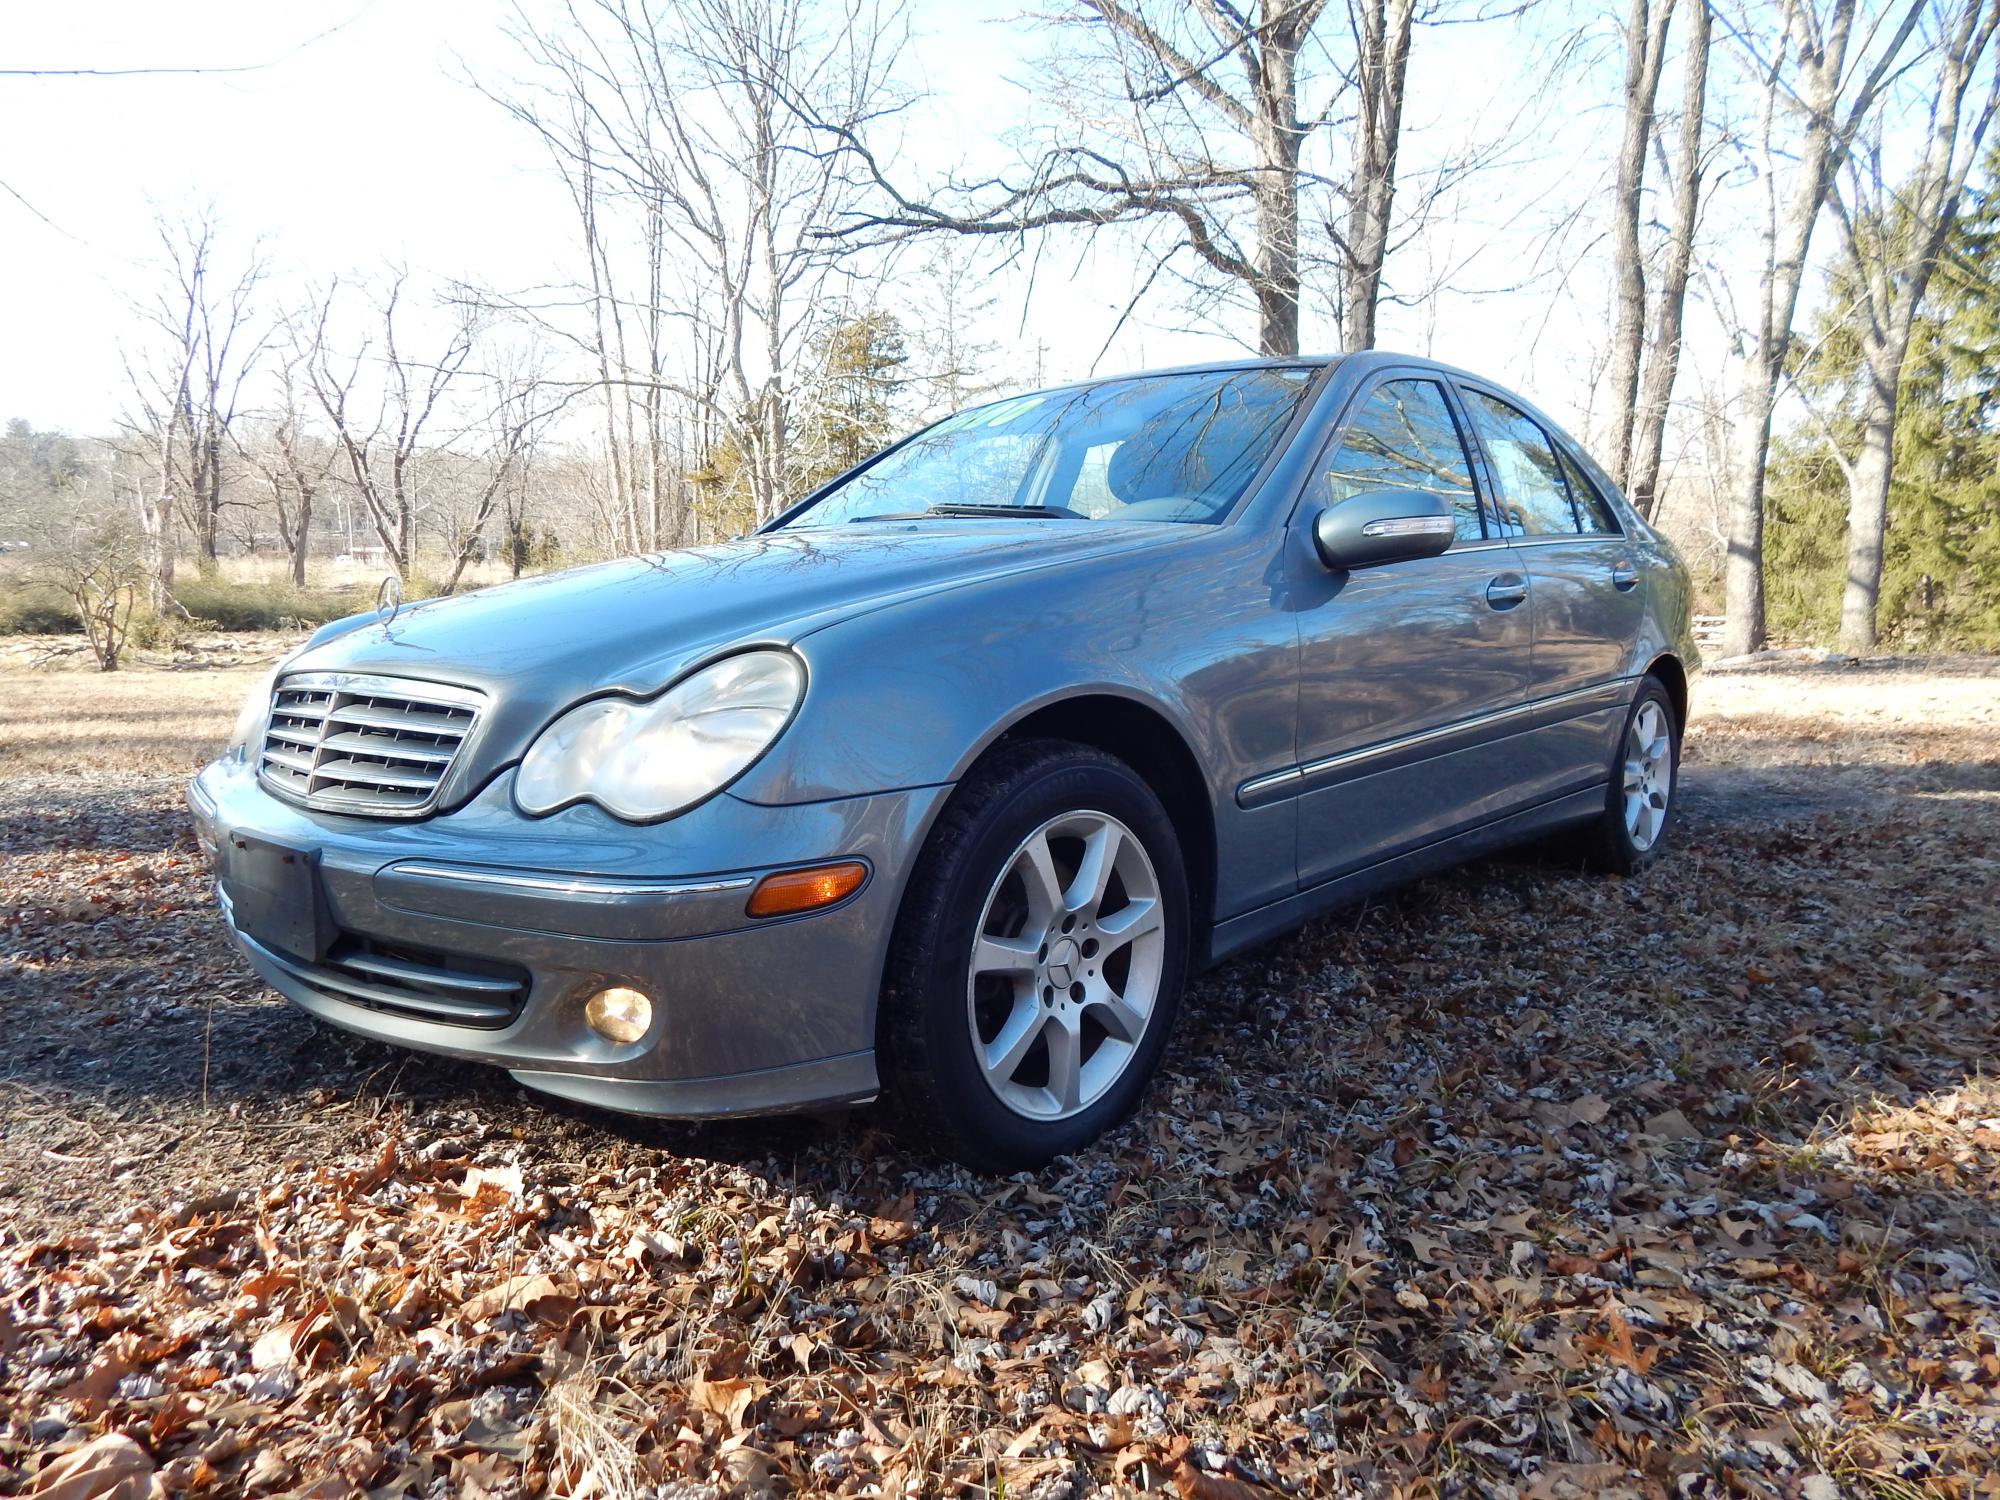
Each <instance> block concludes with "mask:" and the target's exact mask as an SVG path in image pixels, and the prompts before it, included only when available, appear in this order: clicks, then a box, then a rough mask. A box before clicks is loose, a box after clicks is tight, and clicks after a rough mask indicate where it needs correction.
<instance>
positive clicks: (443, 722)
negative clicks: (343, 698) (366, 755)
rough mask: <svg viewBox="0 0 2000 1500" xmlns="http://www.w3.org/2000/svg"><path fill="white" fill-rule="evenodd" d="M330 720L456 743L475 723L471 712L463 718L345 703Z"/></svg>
mask: <svg viewBox="0 0 2000 1500" xmlns="http://www.w3.org/2000/svg"><path fill="white" fill-rule="evenodd" d="M327 717H329V718H331V719H332V720H333V721H334V722H335V723H337V724H359V725H360V726H362V727H363V728H364V729H394V730H399V731H407V732H409V733H412V734H435V735H441V736H448V737H451V738H454V739H455V738H457V737H458V736H460V735H462V734H464V733H465V731H466V727H467V726H468V725H469V724H470V723H471V722H472V715H471V713H470V711H468V712H466V713H465V714H464V715H463V716H462V717H461V716H459V715H455V714H442V713H425V712H421V711H418V710H411V711H410V712H408V713H399V712H398V711H396V710H395V709H390V708H381V707H378V706H376V705H375V704H372V703H344V704H342V705H341V706H340V707H339V708H336V709H335V710H334V711H333V712H332V713H331V714H329V715H328V716H327Z"/></svg>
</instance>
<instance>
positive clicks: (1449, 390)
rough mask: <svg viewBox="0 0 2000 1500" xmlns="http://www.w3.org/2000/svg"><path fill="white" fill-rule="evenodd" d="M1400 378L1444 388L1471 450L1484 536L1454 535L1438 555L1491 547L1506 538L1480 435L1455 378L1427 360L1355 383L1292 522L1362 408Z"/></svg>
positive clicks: (1311, 468) (1469, 471)
mask: <svg viewBox="0 0 2000 1500" xmlns="http://www.w3.org/2000/svg"><path fill="white" fill-rule="evenodd" d="M1400 380H1421V381H1425V382H1427V383H1428V384H1430V385H1434V386H1436V387H1437V388H1438V393H1439V394H1440V395H1441V396H1443V397H1444V409H1445V415H1447V416H1448V417H1450V418H1451V425H1452V428H1453V430H1454V431H1455V432H1457V434H1458V446H1459V449H1460V451H1461V452H1463V453H1464V454H1465V460H1466V477H1467V478H1468V479H1469V480H1470V481H1471V483H1472V498H1473V506H1474V509H1475V510H1476V511H1477V513H1478V516H1479V537H1478V538H1477V539H1476V540H1475V539H1473V538H1470V537H1458V536H1454V537H1453V538H1452V541H1451V545H1450V546H1449V547H1447V548H1445V549H1444V551H1443V552H1441V553H1439V554H1438V555H1439V556H1440V557H1446V556H1450V555H1451V554H1452V553H1455V552H1470V551H1473V550H1474V549H1476V548H1483V547H1488V546H1491V545H1493V544H1494V543H1495V542H1501V543H1504V542H1505V538H1503V537H1498V536H1495V535H1494V526H1495V522H1496V519H1497V514H1498V513H1497V512H1496V511H1495V510H1494V509H1493V505H1492V502H1491V500H1490V498H1489V490H1488V487H1487V485H1486V483H1485V482H1484V476H1483V475H1482V473H1481V471H1480V458H1481V455H1480V451H1479V450H1478V449H1477V448H1476V447H1475V446H1474V439H1473V438H1472V437H1471V436H1470V428H1469V425H1468V421H1467V412H1466V411H1465V409H1464V407H1463V406H1462V405H1461V403H1460V401H1459V397H1458V392H1457V391H1456V390H1455V389H1454V388H1453V386H1452V382H1451V378H1450V377H1449V376H1448V375H1446V374H1445V372H1444V371H1443V370H1439V369H1432V368H1427V367H1425V366H1422V365H1398V366H1392V367H1390V368H1389V369H1386V370H1376V371H1374V372H1373V373H1371V374H1370V375H1369V376H1368V378H1367V379H1366V380H1364V381H1363V382H1362V383H1361V384H1360V385H1359V386H1358V387H1356V388H1355V391H1354V394H1353V395H1351V396H1350V397H1348V399H1347V404H1346V405H1345V406H1344V407H1342V408H1341V411H1340V414H1339V416H1337V417H1336V418H1335V419H1334V420H1333V422H1332V423H1331V424H1329V426H1328V428H1327V432H1326V436H1325V437H1323V438H1321V439H1320V444H1319V447H1318V448H1317V449H1315V450H1314V452H1313V455H1312V458H1311V460H1310V462H1309V463H1308V464H1307V466H1306V473H1305V478H1304V481H1303V482H1302V483H1301V484H1300V486H1299V493H1298V497H1297V498H1296V499H1295V500H1294V501H1293V504H1292V511H1291V514H1290V516H1289V517H1288V518H1287V520H1286V525H1287V527H1288V528H1289V527H1290V526H1291V525H1292V524H1293V523H1295V522H1297V521H1298V520H1299V519H1300V513H1301V512H1302V511H1312V510H1313V509H1314V503H1313V498H1312V495H1313V490H1314V488H1315V487H1316V486H1317V485H1318V483H1319V477H1320V474H1321V473H1322V472H1323V471H1324V469H1325V466H1326V463H1327V460H1328V459H1330V458H1331V457H1332V456H1333V454H1334V452H1335V450H1337V449H1338V448H1339V446H1340V444H1341V443H1343V442H1345V441H1346V439H1347V434H1348V431H1349V429H1350V428H1352V427H1353V426H1354V422H1355V419H1356V418H1357V417H1358V416H1359V415H1360V414H1361V408H1362V406H1363V405H1364V404H1365V403H1366V402H1367V400H1368V398H1369V397H1371V396H1373V395H1374V394H1375V393H1376V392H1377V391H1378V390H1380V389H1381V388H1382V387H1383V386H1385V385H1392V384H1394V383H1395V382H1397V381H1400Z"/></svg>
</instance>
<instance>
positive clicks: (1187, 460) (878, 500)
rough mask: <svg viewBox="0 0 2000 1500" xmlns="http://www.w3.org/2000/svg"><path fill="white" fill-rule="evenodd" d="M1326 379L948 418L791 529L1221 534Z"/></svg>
mask: <svg viewBox="0 0 2000 1500" xmlns="http://www.w3.org/2000/svg"><path fill="white" fill-rule="evenodd" d="M1313 373H1314V372H1313V371H1312V370H1310V369H1302V368H1287V369H1263V370H1214V371H1205V372H1200V373H1195V374H1187V375H1145V376H1139V377H1136V378H1133V379H1130V380H1108V381H1105V382H1104V383H1103V384H1101V385H1092V386H1084V387H1081V388H1078V389H1075V390H1064V391H1049V392H1045V393H1042V394H1038V395H1031V396H1017V397H1014V398H1013V399H1011V400H1007V401H997V402H994V403H993V404H992V405H990V406H976V407H973V408H972V409H971V410H970V411H962V412H959V413H958V414H957V415H956V416H951V417H946V418H945V419H944V420H943V421H942V422H939V423H937V424H936V425H935V426H932V427H928V428H926V429H925V430H924V431H922V432H920V433H918V434H917V435H916V436H915V437H913V438H911V439H910V440H909V441H908V442H907V443H905V444H903V446H902V447H900V448H898V449H896V450H895V451H894V452H893V453H890V454H888V455H887V456H886V457H884V458H883V459H881V460H880V461H879V462H877V463H875V464H873V465H871V466H870V467H869V468H867V469H865V470H864V471H862V472H861V473H859V474H857V475H855V476H854V477H853V478H852V479H849V480H848V481H846V482H845V483H844V484H841V485H839V486H837V487H836V488H834V489H832V490H829V491H828V492H827V493H826V494H824V495H822V496H821V497H820V498H819V499H818V500H816V501H815V502H813V504H812V505H810V506H808V507H807V508H806V509H805V510H803V511H801V512H800V513H799V514H798V515H796V516H794V517H792V519H791V520H789V521H787V522H786V523H785V525H786V526H787V527H804V526H838V525H843V524H845V523H847V522H852V521H870V520H883V519H900V518H904V517H909V516H917V515H945V516H967V517H977V516H980V515H984V514H986V513H988V512H989V511H993V510H998V511H1004V512H1010V513H1014V514H1017V515H1028V516H1037V517H1048V518H1073V519H1082V520H1093V521H1095V520H1106V521H1217V520H1220V519H1221V518H1222V516H1223V515H1224V514H1225V513H1226V512H1227V511H1228V510H1229V507H1230V506H1231V505H1233V504H1235V502H1236V499H1237V497H1238V496H1239V495H1241V494H1242V493H1243V489H1244V486H1246V485H1247V484H1249V482H1250V479H1251V477H1252V476H1253V475H1254V474H1256V472H1257V470H1258V469H1259V467H1261V466H1262V464H1263V462H1264V460H1265V459H1266V458H1267V457H1268V456H1269V455H1270V452H1271V449H1272V447H1273V446H1274V445H1275V444H1276V443H1277V441H1278V438H1279V437H1280V435H1281V434H1282V433H1283V432H1284V430H1285V427H1286V424H1287V423H1289V422H1290V421H1291V418H1292V413H1293V412H1294V411H1296V410H1297V409H1298V404H1299V400H1300V398H1301V397H1302V396H1304V394H1305V391H1306V388H1307V386H1308V385H1310V384H1311V381H1312V376H1313Z"/></svg>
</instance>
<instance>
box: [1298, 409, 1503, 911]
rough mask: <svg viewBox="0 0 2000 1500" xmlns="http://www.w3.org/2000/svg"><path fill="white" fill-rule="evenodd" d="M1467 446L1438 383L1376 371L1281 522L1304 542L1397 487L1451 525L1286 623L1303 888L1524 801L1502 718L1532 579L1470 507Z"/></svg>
mask: <svg viewBox="0 0 2000 1500" xmlns="http://www.w3.org/2000/svg"><path fill="white" fill-rule="evenodd" d="M1464 431H1465V427H1464V420H1463V417H1462V415H1461V414H1460V413H1459V411H1458V409H1457V407H1456V404H1455V399H1454V397H1453V395H1452V394H1451V393H1450V392H1449V391H1447V389H1446V387H1445V386H1444V384H1443V383H1442V382H1441V381H1439V380H1438V379H1436V378H1435V377H1434V376H1432V375H1430V374H1429V373H1428V372H1425V373H1421V374H1420V373H1417V372H1414V371H1413V372H1410V373H1408V374H1398V373H1395V372H1393V371H1392V372H1389V373H1387V374H1386V375H1384V376H1382V377H1379V378H1378V379H1377V380H1376V381H1375V382H1374V383H1373V384H1372V385H1371V386H1369V387H1368V388H1367V389H1366V390H1365V391H1364V392H1363V393H1362V394H1361V395H1360V396H1359V397H1358V398H1357V400H1356V402H1355V405H1354V406H1353V407H1352V408H1351V409H1350V412H1349V415H1348V418H1347V421H1346V423H1345V425H1344V426H1343V428H1342V430H1341V431H1340V432H1339V433H1338V434H1337V435H1336V436H1335V437H1334V438H1333V439H1332V440H1331V441H1330V442H1329V445H1328V448H1327V451H1326V452H1325V454H1324V455H1323V456H1322V458H1321V460H1320V462H1319V464H1318V465H1317V467H1316V468H1315V470H1314V472H1313V475H1312V477H1311V479H1310V481H1309V482H1308V486H1307V491H1306V494H1305V496H1304V497H1303V499H1302V501H1301V504H1300V506H1299V508H1298V511H1297V512H1296V513H1295V516H1294V520H1293V524H1294V525H1295V526H1296V525H1304V526H1307V527H1310V526H1311V524H1312V521H1313V518H1314V517H1315V516H1316V515H1317V514H1318V512H1319V510H1320V508H1321V507H1323V506H1326V505H1338V504H1339V503H1340V502H1341V501H1342V500H1343V499H1345V498H1346V497H1348V496H1350V495H1354V494H1358V493H1360V492H1361V491H1363V490H1370V489H1379V488H1382V487H1385V486H1395V487H1401V488H1405V489H1415V490H1425V491H1429V492H1432V493H1436V494H1442V495H1444V496H1445V497H1446V498H1448V499H1449V500H1450V501H1451V503H1452V506H1453V509H1454V511H1455V512H1456V514H1457V517H1458V529H1457V538H1456V540H1454V542H1453V543H1452V545H1451V547H1450V548H1449V549H1448V550H1446V551H1445V552H1443V553H1441V554H1440V555H1438V556H1436V557H1429V558H1419V559H1413V560H1409V561H1405V562H1396V563H1385V564H1381V565H1379V566H1375V567H1366V568H1355V569H1352V570H1349V571H1346V572H1330V573H1328V574H1327V575H1326V583H1325V588H1324V593H1323V595H1322V596H1320V597H1317V598H1312V599H1309V600H1308V601H1307V604H1308V607H1307V608H1305V609H1304V610H1303V611H1302V612H1301V614H1300V617H1299V633H1300V681H1299V720H1298V724H1299V730H1298V753H1299V761H1300V781H1299V782H1298V783H1297V785H1298V788H1299V803H1298V806H1299V821H1298V841H1299V848H1298V862H1299V884H1300V886H1301V887H1302V888H1303V887H1310V886H1314V885H1317V884H1319V883H1321V882H1322V881H1326V880H1330V879H1333V878H1335V877H1337V876H1340V875H1343V874H1347V873H1349V872H1351V871H1354V870H1358V869H1362V868H1364V867H1366V866H1368V865H1371V864H1375V863H1377V862H1378V861H1381V860H1384V859H1389V858H1393V857H1395V856H1396V855H1398V854H1402V853H1405V852H1408V851H1410V850H1412V849H1415V848H1418V847H1421V846H1422V845H1424V844H1428V843H1432V842H1435V841H1436V840H1438V839H1442V838H1447V837H1449V836H1451V835H1452V834H1454V833H1458V832H1461V831H1464V830H1466V829H1468V828H1471V827H1474V826H1476V825H1478V824H1480V823H1483V822H1486V821H1489V820H1490V819H1492V818H1495V817H1499V816H1502V815H1504V814H1505V813H1507V812H1509V811H1511V810H1513V809H1514V808H1515V807H1517V806H1519V805H1520V804H1521V802H1522V801H1523V800H1524V797H1525V796H1528V795H1531V794H1530V793H1527V792H1524V791H1523V788H1522V781H1523V779H1524V778H1523V777H1522V775H1521V774H1520V771H1521V768H1520V767H1518V766H1517V764H1516V760H1515V757H1514V754H1513V752H1512V750H1511V749H1510V742H1509V739H1508V735H1509V732H1510V724H1509V722H1508V719H1507V717H1506V716H1507V714H1508V711H1509V710H1511V709H1515V708H1517V707H1519V706H1520V705H1521V704H1522V703H1523V702H1525V701H1526V700H1527V698H1528V697H1529V695H1530V692H1531V682H1532V679H1531V676H1530V672H1529V661H1530V651H1531V647H1532V644H1533V641H1532V636H1533V628H1532V623H1531V622H1532V619H1533V611H1532V610H1531V609H1530V607H1529V592H1528V591H1529V583H1528V577H1527V572H1526V569H1525V568H1524V567H1523V566H1522V563H1521V559H1520V558H1519V556H1517V555H1516V553H1515V551H1514V549H1513V548H1512V547H1511V546H1509V545H1508V544H1507V543H1506V542H1504V541H1501V540H1498V539H1497V531H1498V528H1497V527H1495V526H1494V525H1493V524H1492V521H1491V518H1490V517H1489V516H1487V514H1486V507H1485V506H1483V505H1482V504H1481V500H1480V495H1479V491H1478V489H1477V487H1476V486H1475V484H1474V481H1473V471H1472V465H1471V461H1470V459H1469V457H1468V453H1467V445H1466V442H1465V438H1464ZM1489 533H1492V534H1493V535H1492V536H1489ZM1519 727H1521V726H1520V723H1519V716H1514V719H1513V723H1512V725H1511V728H1519Z"/></svg>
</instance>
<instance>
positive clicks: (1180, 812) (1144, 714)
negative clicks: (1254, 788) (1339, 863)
mask: <svg viewBox="0 0 2000 1500" xmlns="http://www.w3.org/2000/svg"><path fill="white" fill-rule="evenodd" d="M1036 739H1048V740H1067V741H1069V742H1071V743H1072V744H1078V745H1088V746H1090V747H1091V748H1092V749H1094V750H1102V751H1103V752H1104V753H1105V754H1106V755H1112V756H1116V757H1117V758H1118V759H1119V760H1122V761H1123V762H1125V764H1126V765H1128V766H1130V767H1131V768H1132V769H1133V770H1134V771H1136V772H1137V773H1138V774H1139V776H1140V778H1141V779H1142V780H1144V781H1145V783H1146V784H1147V785H1148V786H1149V787H1151V788H1152V789H1153V793H1154V795H1155V796H1157V797H1158V798H1159V799H1160V804H1161V805H1162V806H1163V807H1164V808H1166V810H1167V817H1168V818H1169V819H1171V820H1172V822H1173V825H1174V834H1175V836H1176V837H1177V838H1178V839H1179V840H1180V844H1181V861H1182V863H1183V864H1184V865H1185V867H1186V869H1187V874H1188V884H1189V886H1190V887H1191V889H1190V890H1189V891H1188V909H1189V911H1190V912H1191V913H1192V914H1193V918H1194V927H1195V930H1194V932H1193V933H1191V934H1190V936H1191V937H1192V938H1194V939H1195V942H1194V943H1193V945H1192V947H1193V951H1195V952H1197V953H1199V952H1203V951H1205V947H1204V945H1205V944H1206V942H1207V935H1208V930H1209V927H1210V925H1211V924H1212V922H1213V920H1214V915H1215V880H1216V845H1215V809H1214V807H1213V805H1212V802H1211V800H1210V797H1209V790H1208V780H1207V778H1206V777H1204V776H1203V775H1202V772H1201V762H1200V761H1199V760H1198V759H1197V758H1196V756H1195V753H1194V751H1193V749H1192V748H1191V747H1190V746H1189V744H1188V742H1187V738H1186V736H1184V735H1183V734H1182V733H1181V731H1180V729H1179V728H1178V727H1177V726H1176V725H1175V724H1174V722H1173V720H1171V719H1170V718H1168V717H1167V715H1165V714H1164V713H1161V712H1160V711H1159V710H1158V709H1157V708H1154V707H1151V706H1150V705H1148V704H1146V703H1143V702H1140V701H1139V700H1137V699H1135V698H1128V697H1124V696H1122V695H1120V694H1117V693H1097V692H1091V693H1079V694H1076V695H1074V696H1071V697H1067V698H1058V699H1057V700H1055V701H1054V702H1052V703H1044V704H1042V705H1041V706H1039V707H1037V708H1035V709H1032V710H1030V711H1029V712H1028V713H1026V714H1023V715H1022V716H1021V717H1020V718H1018V719H1015V720H1014V721H1012V722H1011V723H1009V724H1008V725H1007V726H1006V727H1005V728H1004V729H1002V730H1001V731H1000V732H999V733H998V734H996V735H994V736H993V737H992V738H991V739H990V740H989V741H988V742H987V743H986V744H985V745H983V746H981V747H980V750H979V753H978V755H977V756H976V757H975V758H974V759H973V761H972V764H971V765H969V766H968V767H967V768H966V771H967V773H968V774H969V773H970V772H971V771H972V770H973V769H975V768H976V767H977V766H978V765H979V763H980V761H982V760H984V759H985V758H986V757H987V756H989V755H991V754H993V753H994V752H995V751H996V750H998V749H1000V748H1001V747H1003V746H1007V745H1013V744H1018V743H1020V742H1021V741H1023V740H1036Z"/></svg>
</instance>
